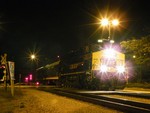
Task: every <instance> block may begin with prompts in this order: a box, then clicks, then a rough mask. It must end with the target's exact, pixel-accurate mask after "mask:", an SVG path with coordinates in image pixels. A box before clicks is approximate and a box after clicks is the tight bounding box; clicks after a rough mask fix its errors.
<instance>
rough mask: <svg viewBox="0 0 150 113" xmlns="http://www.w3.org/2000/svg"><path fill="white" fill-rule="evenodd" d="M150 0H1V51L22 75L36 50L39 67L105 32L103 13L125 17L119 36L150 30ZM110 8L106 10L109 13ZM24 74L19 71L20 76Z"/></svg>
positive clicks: (119, 37)
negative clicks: (30, 55)
mask: <svg viewBox="0 0 150 113" xmlns="http://www.w3.org/2000/svg"><path fill="white" fill-rule="evenodd" d="M147 2H148V1H147V0H1V2H0V24H1V25H0V54H3V53H7V54H8V60H11V61H14V62H15V64H16V74H19V73H23V72H24V71H25V70H27V69H28V68H30V63H31V61H30V60H29V58H28V57H29V54H30V53H31V52H36V53H37V55H38V57H39V66H41V65H45V64H47V63H49V62H51V61H52V60H53V59H56V58H57V55H61V54H65V53H67V52H69V51H71V50H73V49H77V48H79V47H81V46H83V45H84V44H86V42H87V40H89V39H90V40H89V41H93V40H96V39H98V38H100V37H102V30H101V29H98V28H99V25H98V24H96V23H97V22H98V18H100V15H101V16H102V15H103V16H104V15H106V14H107V15H109V16H110V15H111V16H112V17H113V16H114V17H119V19H120V20H121V25H120V29H119V30H116V32H115V33H116V35H115V40H119V41H122V40H127V39H129V38H130V37H137V38H138V37H141V36H146V35H148V34H150V21H149V20H150V7H149V3H147ZM104 12H105V14H104ZM16 76H18V75H16Z"/></svg>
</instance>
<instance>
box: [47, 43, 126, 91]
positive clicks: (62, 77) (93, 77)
mask: <svg viewBox="0 0 150 113" xmlns="http://www.w3.org/2000/svg"><path fill="white" fill-rule="evenodd" d="M95 48H96V49H95ZM45 68H47V70H48V71H49V74H48V75H49V77H45V78H44V79H45V80H49V81H52V79H50V78H54V76H55V77H57V80H55V81H56V84H57V85H58V86H61V87H72V88H79V89H94V90H97V89H102V90H114V89H116V88H117V87H120V88H123V86H124V84H125V82H126V80H127V77H126V69H125V55H124V54H123V53H121V52H118V51H116V50H115V49H114V48H113V47H112V46H109V47H108V48H104V49H100V50H99V45H91V46H86V47H84V48H81V49H79V50H76V51H71V52H70V53H68V54H66V55H64V56H62V57H61V59H60V60H59V61H56V62H54V63H52V64H49V65H46V66H45ZM52 75H53V76H52ZM48 78H49V79H48Z"/></svg>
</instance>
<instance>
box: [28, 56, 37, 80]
mask: <svg viewBox="0 0 150 113" xmlns="http://www.w3.org/2000/svg"><path fill="white" fill-rule="evenodd" d="M30 59H31V60H32V73H33V74H34V75H35V72H34V69H33V68H35V66H34V62H33V61H36V60H37V57H36V55H35V54H31V55H30ZM31 75H32V74H30V75H29V80H30V82H31V81H32V79H31ZM36 79H37V78H36V75H35V80H36Z"/></svg>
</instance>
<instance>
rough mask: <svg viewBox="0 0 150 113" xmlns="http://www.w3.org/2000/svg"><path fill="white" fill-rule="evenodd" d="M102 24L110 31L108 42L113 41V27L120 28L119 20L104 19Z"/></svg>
mask: <svg viewBox="0 0 150 113" xmlns="http://www.w3.org/2000/svg"><path fill="white" fill-rule="evenodd" d="M100 24H101V26H103V27H108V30H109V36H108V40H110V39H111V27H112V26H118V25H119V21H118V19H113V20H108V19H107V18H103V19H101V21H100Z"/></svg>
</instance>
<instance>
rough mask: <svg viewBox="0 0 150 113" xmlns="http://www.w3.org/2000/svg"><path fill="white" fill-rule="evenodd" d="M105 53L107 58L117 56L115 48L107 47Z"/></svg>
mask: <svg viewBox="0 0 150 113" xmlns="http://www.w3.org/2000/svg"><path fill="white" fill-rule="evenodd" d="M104 55H105V57H106V58H115V50H114V49H112V48H109V49H106V50H105V51H104Z"/></svg>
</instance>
